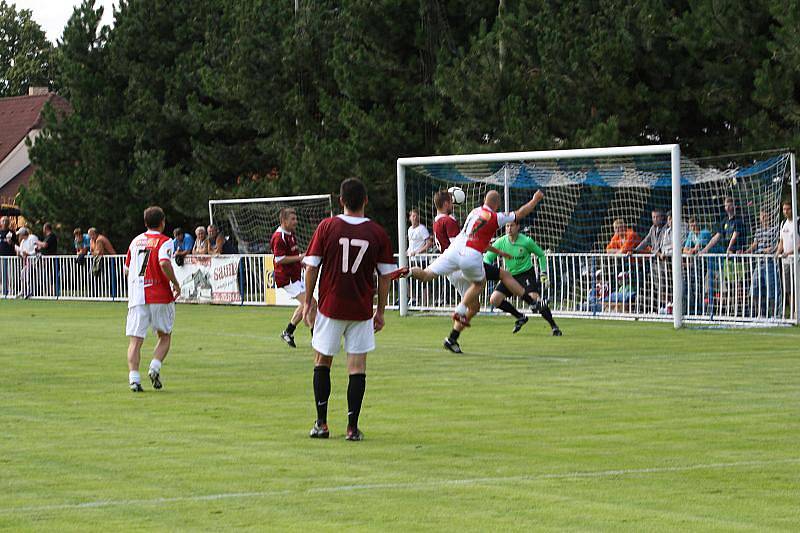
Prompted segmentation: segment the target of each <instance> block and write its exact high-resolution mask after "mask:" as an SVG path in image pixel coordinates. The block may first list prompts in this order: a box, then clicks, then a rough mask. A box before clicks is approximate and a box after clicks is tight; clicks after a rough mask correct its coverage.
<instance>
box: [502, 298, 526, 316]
mask: <svg viewBox="0 0 800 533" xmlns="http://www.w3.org/2000/svg"><path fill="white" fill-rule="evenodd" d="M497 308H498V309H501V310H503V311H505V312H506V313H508V314H509V315H512V316H513V317H514V318H522V313H520V312H519V311H517V308H516V307H514V306H513V305H511V302H509V301H508V300H503V302H502V303H501V304H500V305H498V306H497Z"/></svg>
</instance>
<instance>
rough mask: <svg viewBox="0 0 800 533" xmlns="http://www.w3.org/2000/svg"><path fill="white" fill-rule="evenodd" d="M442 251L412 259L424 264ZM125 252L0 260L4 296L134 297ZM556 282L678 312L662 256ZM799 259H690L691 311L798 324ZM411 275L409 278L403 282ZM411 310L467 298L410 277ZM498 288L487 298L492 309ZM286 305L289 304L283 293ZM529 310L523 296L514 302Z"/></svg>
mask: <svg viewBox="0 0 800 533" xmlns="http://www.w3.org/2000/svg"><path fill="white" fill-rule="evenodd" d="M436 257H437V256H436V255H434V254H430V255H421V256H416V257H413V258H411V259H412V262H411V264H412V266H414V265H418V266H425V265H427V264H429V263H430V262H432V261H433V260H434V259H435V258H436ZM238 258H239V262H238V269H237V284H238V288H239V293H240V299H239V301H235V302H229V303H232V304H234V305H267V298H268V296H267V293H268V292H269V291H268V290H267V289H269V288H271V287H272V284H273V280H272V278H271V276H270V275H269V273H268V271H269V270H270V269H269V268H266V267H267V266H268V265H267V264H266V262H267V261H270V256H265V255H241V256H238ZM123 261H124V256H121V255H115V256H104V257H102V258H92V257H87V258H86V261H80V262H79V261H78V260H77V259H76V257H75V256H49V257H38V258H35V259H28V260H27V261H23V260H22V259H20V258H18V257H0V298H5V299H8V298H26V297H28V298H35V299H63V300H98V301H117V300H127V296H128V294H127V290H128V289H127V281H126V278H125V275H124V272H123ZM547 261H548V271H549V278H550V284H549V286H545V287H543V289H542V292H543V294H542V296H543V297H544V298H546V299H547V301H548V302H549V304H550V307H551V309H552V310H553V312H554V313H556V314H559V315H566V316H584V317H609V318H614V317H616V318H645V319H669V318H670V317H671V316H672V294H671V291H672V286H673V285H672V275H673V272H672V264H671V261H670V260H661V259H658V258H656V257H654V256H648V255H635V256H614V255H606V254H550V255H548V258H547ZM792 266H793V265H792V263H791V259H789V260H784V259H776V258H774V257H772V256H766V255H745V254H742V255H733V256H725V255H716V254H709V255H702V256H684V258H683V276H684V283H683V285H684V290H685V293H684V299H683V300H684V302H685V304H684V305H685V318H686V319H687V320H697V321H722V322H753V323H760V322H764V323H794V322H795V320H796V317H797V309H795V307H794V302H795V298H794V291H795V288H796V286H797V283H796V279H795V274H794V268H792ZM404 282H405V280H404ZM398 283H399V282H394V283H392V286H391V288H390V294H389V306H390V307H392V308H395V307H397V306H398V305H399V285H398ZM407 283H409V291H408V294H409V309H411V310H416V311H451V310H452V308H453V307H454V306H455V305H456V303H457V302H458V300H459V299H460V296H459V295H458V293H457V292H456V290H455V288H454V287H453V286H452V285H450V283H449V282H448V281H447V280H446V279H445V278H438V279H435V280H433V281H432V282H430V283H419V282H417V281H415V280H408V281H407ZM491 291H492V285H491V284H489V285H487V287H486V290H485V295H484V298H482V303H483V305H484V307H483V310H484V311H489V310H490V308H489V307H487V306H488V301H489V298H488V297H489V295H490V294H491ZM275 301H277V302H278V303H281V302H288V301H289V300H288V299H286V298H284V299H281V298H278V299H277V300H275ZM515 303H516V305H517V306H518V307H519V308H520V309H524V304H523V303H522V302H521V301H518V300H517V301H515Z"/></svg>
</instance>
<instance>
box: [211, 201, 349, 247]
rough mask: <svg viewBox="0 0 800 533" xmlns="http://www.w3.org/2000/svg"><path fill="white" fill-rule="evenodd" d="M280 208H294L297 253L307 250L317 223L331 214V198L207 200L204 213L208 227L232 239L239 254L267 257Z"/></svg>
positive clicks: (278, 223)
mask: <svg viewBox="0 0 800 533" xmlns="http://www.w3.org/2000/svg"><path fill="white" fill-rule="evenodd" d="M284 207H291V208H294V210H295V211H296V212H297V229H296V230H295V238H296V239H297V245H298V246H299V247H300V249H301V250H305V249H306V248H307V247H308V244H309V242H310V241H311V236H312V235H313V234H314V230H315V229H317V226H318V225H319V223H320V222H321V221H322V220H323V219H324V218H326V217H329V216H331V214H332V212H333V211H332V203H331V196H330V195H329V194H321V195H312V196H283V197H278V198H241V199H231V200H209V202H208V214H209V218H210V220H211V224H214V225H216V226H217V227H219V228H220V231H222V233H223V235H225V236H226V237H227V238H229V239H231V240H233V242H234V245H235V246H234V247H235V249H236V250H238V252H239V253H242V254H268V253H272V250H271V249H270V245H269V242H270V238H271V237H272V234H273V233H274V232H275V229H276V228H277V227H278V226H279V225H280V219H279V217H278V213H279V212H280V210H281V209H283V208H284Z"/></svg>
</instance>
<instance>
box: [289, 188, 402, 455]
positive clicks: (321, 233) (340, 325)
mask: <svg viewBox="0 0 800 533" xmlns="http://www.w3.org/2000/svg"><path fill="white" fill-rule="evenodd" d="M339 203H340V204H341V205H342V207H343V208H344V214H342V215H338V216H335V217H330V218H326V219H325V220H323V221H322V222H321V223H320V225H319V226H318V227H317V229H316V231H315V232H314V236H313V237H312V238H311V244H309V246H308V251H307V252H306V257H305V259H303V263H304V264H305V265H306V310H305V312H304V314H303V319H304V320H305V322H306V324H307V325H308V326H309V327H311V326H312V324H313V326H314V336H313V338H312V339H311V346H313V348H314V351H315V358H314V382H313V383H314V400H315V402H316V407H317V420H316V421H315V422H314V427H313V428H311V434H310V436H311V437H312V438H323V439H326V438H328V436H329V435H330V433H329V431H328V397H329V396H330V392H331V364H332V363H333V356H334V355H336V354H337V353H338V352H339V349H340V346H341V343H342V339H344V350H345V352H346V353H347V371H348V374H349V375H350V381H349V384H348V386H347V417H348V421H347V434H346V438H347V440H354V441H355V440H361V439H362V438H363V433H362V432H361V430H360V429H359V428H358V416H359V414H360V412H361V403H362V401H363V399H364V391H365V389H366V383H367V381H366V379H367V375H366V371H367V353H368V352H371V351H372V350H374V349H375V332H376V331H380V330H381V329H383V325H384V320H383V312H384V309H385V308H386V300H387V298H388V295H389V284H390V282H391V279H390V274H391V273H392V272H394V271H395V269H396V268H397V267H396V265H395V263H394V257H393V255H392V244H391V242H390V241H389V236H388V235H387V234H386V231H385V230H384V229H383V228H382V227H381V226H380V225H379V224H377V223H376V222H373V221H372V220H370V219H368V218H365V217H364V208H365V207H366V205H367V189H366V187H365V186H364V184H363V183H362V182H361V181H360V180H358V179H356V178H349V179H346V180H344V181H343V182H342V184H341V187H340V191H339ZM320 267H322V274H321V279H320V285H319V309H318V312H317V316H316V320H315V321H314V322H312V321H311V319H312V315H311V311H310V310H311V298H312V295H313V294H314V288H315V287H316V285H317V278H318V277H319V276H320ZM376 271H377V272H378V274H379V275H378V306H377V309H376V310H375V312H374V314H373V310H372V301H373V298H374V297H375V280H374V276H375V272H376Z"/></svg>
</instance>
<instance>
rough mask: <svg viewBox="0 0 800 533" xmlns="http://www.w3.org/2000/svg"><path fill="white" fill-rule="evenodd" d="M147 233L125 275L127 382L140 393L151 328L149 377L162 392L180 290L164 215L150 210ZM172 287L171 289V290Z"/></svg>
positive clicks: (131, 250)
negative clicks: (163, 365)
mask: <svg viewBox="0 0 800 533" xmlns="http://www.w3.org/2000/svg"><path fill="white" fill-rule="evenodd" d="M144 225H145V226H146V227H147V231H145V232H144V233H141V234H139V235H138V236H137V237H136V238H135V239H133V241H132V242H131V244H130V246H129V247H128V253H127V255H126V256H125V274H126V275H127V276H128V321H127V325H126V327H125V333H126V335H128V337H129V338H130V341H129V343H128V370H129V374H128V378H129V379H128V382H129V383H130V388H131V391H133V392H141V391H142V384H141V378H140V377H139V360H140V359H141V351H142V343H143V342H144V338H145V337H146V336H147V328H149V327H151V328H152V329H153V331H154V332H155V333H156V334H157V335H158V342H157V343H156V347H155V349H154V350H153V360H152V361H151V362H150V369H149V371H148V375H149V377H150V381H151V382H152V384H153V388H154V389H160V388H161V363H162V362H163V361H164V359H165V358H166V357H167V353H168V352H169V346H170V342H171V340H172V326H173V324H174V322H175V300H176V299H177V298H178V297H179V296H180V295H181V286H180V284H179V283H178V280H177V278H176V277H175V271H174V270H173V269H172V253H173V243H172V239H170V238H169V237H167V236H166V235H164V234H163V233H162V232H163V231H164V225H165V218H164V211H162V210H161V208H160V207H157V206H153V207H148V208H147V209H145V211H144ZM170 283H171V284H172V287H171V288H170Z"/></svg>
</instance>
